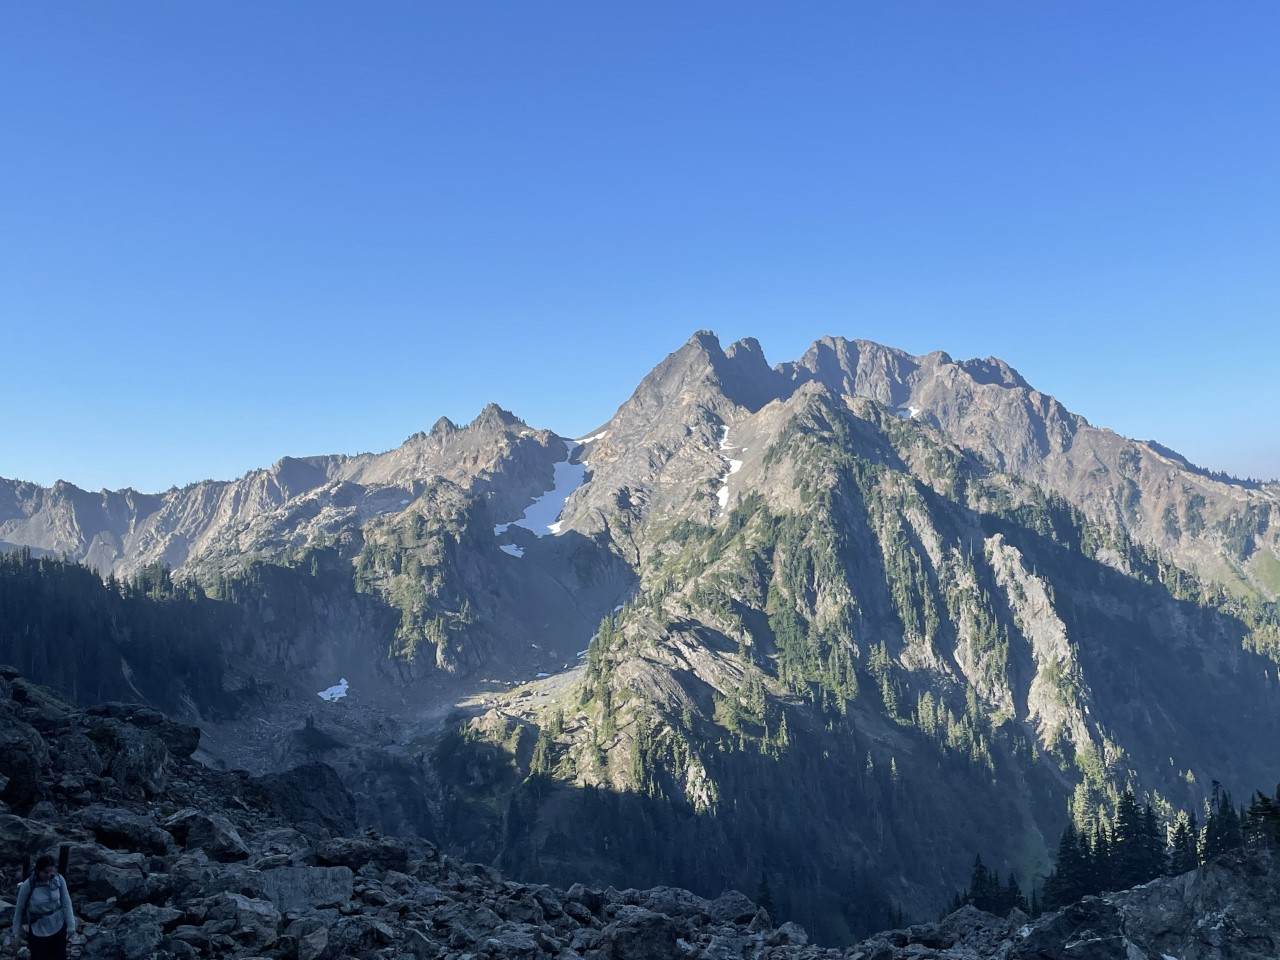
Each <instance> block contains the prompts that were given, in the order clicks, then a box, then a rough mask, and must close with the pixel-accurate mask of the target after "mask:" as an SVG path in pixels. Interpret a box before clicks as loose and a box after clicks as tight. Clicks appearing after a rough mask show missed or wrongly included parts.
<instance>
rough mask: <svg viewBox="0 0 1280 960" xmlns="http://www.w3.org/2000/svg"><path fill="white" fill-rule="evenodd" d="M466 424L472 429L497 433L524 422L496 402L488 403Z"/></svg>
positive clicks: (520, 425)
mask: <svg viewBox="0 0 1280 960" xmlns="http://www.w3.org/2000/svg"><path fill="white" fill-rule="evenodd" d="M467 426H468V427H469V428H470V429H473V430H483V431H485V432H488V433H497V432H501V431H503V430H507V429H509V428H511V427H523V426H525V422H524V421H523V420H521V419H520V418H519V417H517V416H516V415H515V414H514V413H512V412H511V411H510V410H504V409H503V408H502V407H500V406H498V405H497V404H496V403H489V404H486V405H485V408H484V409H483V410H481V411H480V413H479V415H478V416H477V417H476V418H475V419H474V420H472V421H471V422H470V423H469V424H467Z"/></svg>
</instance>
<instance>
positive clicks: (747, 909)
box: [707, 890, 756, 925]
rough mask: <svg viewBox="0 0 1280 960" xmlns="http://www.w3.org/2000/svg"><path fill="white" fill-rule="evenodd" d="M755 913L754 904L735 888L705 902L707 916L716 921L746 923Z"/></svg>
mask: <svg viewBox="0 0 1280 960" xmlns="http://www.w3.org/2000/svg"><path fill="white" fill-rule="evenodd" d="M755 915H756V905H755V904H754V903H752V902H751V900H750V899H749V898H748V897H747V895H746V894H743V893H739V892H738V891H737V890H729V891H727V892H725V893H722V894H720V896H718V897H716V899H714V900H712V901H711V903H709V904H707V916H709V917H711V919H713V920H715V921H716V922H717V923H740V924H743V925H746V924H748V923H750V922H751V920H752V918H754V917H755Z"/></svg>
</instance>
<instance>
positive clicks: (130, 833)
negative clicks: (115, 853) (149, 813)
mask: <svg viewBox="0 0 1280 960" xmlns="http://www.w3.org/2000/svg"><path fill="white" fill-rule="evenodd" d="M77 819H79V821H80V823H81V825H82V826H84V827H85V828H86V829H88V830H90V831H92V832H93V835H94V839H95V840H97V842H98V843H100V844H102V845H103V846H105V847H111V848H113V849H116V850H121V849H123V850H137V851H141V852H143V853H157V854H164V853H168V852H170V851H171V850H172V849H173V847H174V843H173V837H172V836H171V835H170V834H169V833H168V832H167V831H165V830H162V829H160V827H159V826H157V825H156V823H155V822H154V821H153V820H151V819H149V818H147V817H142V816H138V815H136V814H131V813H128V812H126V811H124V810H118V809H115V808H111V807H102V806H92V807H87V808H86V809H84V810H81V811H80V813H79V814H78V815H77Z"/></svg>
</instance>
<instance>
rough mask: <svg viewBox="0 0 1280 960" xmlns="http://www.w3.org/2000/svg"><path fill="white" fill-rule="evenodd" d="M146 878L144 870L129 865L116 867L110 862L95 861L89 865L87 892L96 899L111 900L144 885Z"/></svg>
mask: <svg viewBox="0 0 1280 960" xmlns="http://www.w3.org/2000/svg"><path fill="white" fill-rule="evenodd" d="M145 882H146V878H145V877H144V876H143V875H142V872H141V871H139V870H136V869H130V868H128V867H116V866H112V865H111V864H109V863H95V864H93V866H91V867H89V871H88V883H87V884H86V885H85V888H84V890H85V894H86V895H87V896H88V897H90V898H91V899H94V900H110V899H111V898H112V897H117V898H119V897H124V896H126V895H128V894H130V893H132V892H133V891H135V890H137V889H138V888H139V887H141V886H143V885H144V884H145Z"/></svg>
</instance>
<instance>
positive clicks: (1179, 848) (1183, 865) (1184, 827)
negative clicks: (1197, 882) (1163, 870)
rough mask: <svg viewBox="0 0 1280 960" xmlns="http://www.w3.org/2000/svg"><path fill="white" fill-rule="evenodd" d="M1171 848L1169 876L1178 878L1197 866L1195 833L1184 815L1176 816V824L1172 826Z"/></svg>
mask: <svg viewBox="0 0 1280 960" xmlns="http://www.w3.org/2000/svg"><path fill="white" fill-rule="evenodd" d="M1171 847H1172V849H1171V851H1170V855H1169V874H1170V875H1171V876H1175V877H1176V876H1180V875H1181V874H1184V873H1188V872H1190V871H1192V870H1194V869H1195V868H1196V867H1197V866H1199V858H1198V857H1197V856H1196V840H1195V833H1194V831H1193V830H1192V827H1191V821H1190V819H1189V818H1188V817H1187V815H1186V814H1185V813H1180V814H1178V819H1177V822H1176V823H1175V824H1174V826H1173V839H1172V843H1171Z"/></svg>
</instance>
